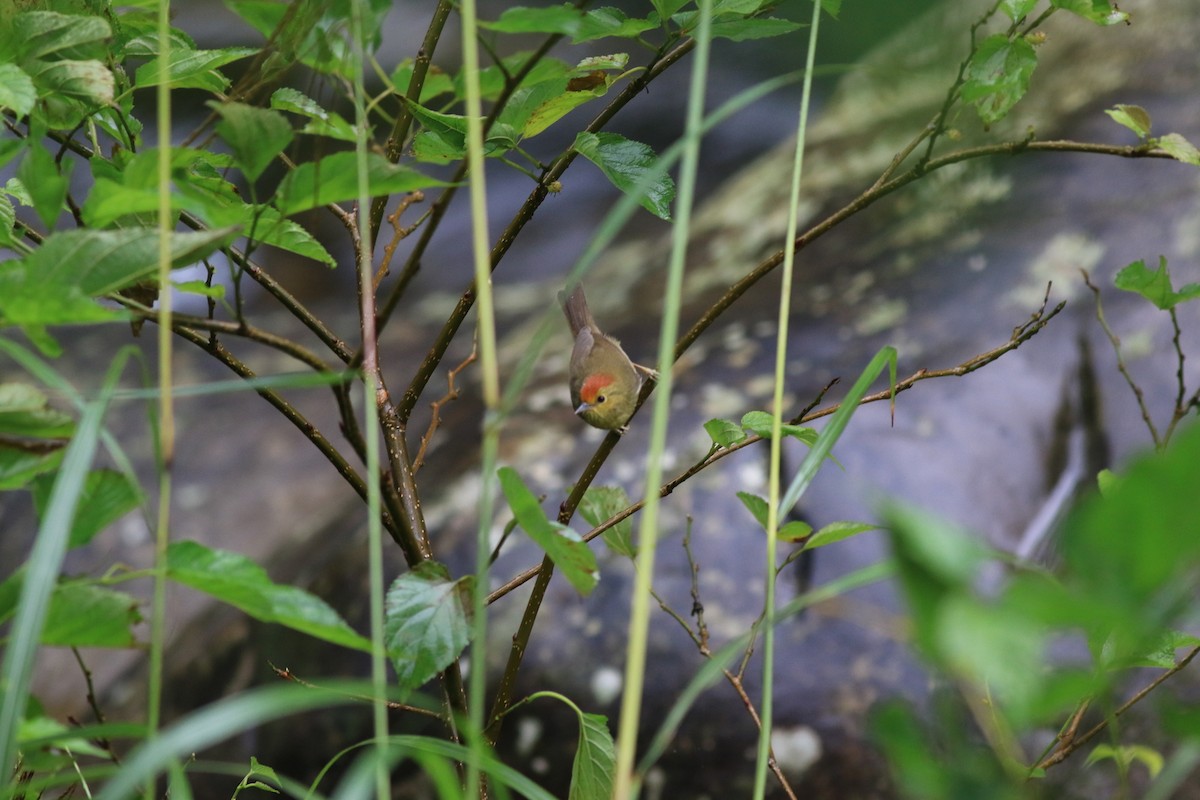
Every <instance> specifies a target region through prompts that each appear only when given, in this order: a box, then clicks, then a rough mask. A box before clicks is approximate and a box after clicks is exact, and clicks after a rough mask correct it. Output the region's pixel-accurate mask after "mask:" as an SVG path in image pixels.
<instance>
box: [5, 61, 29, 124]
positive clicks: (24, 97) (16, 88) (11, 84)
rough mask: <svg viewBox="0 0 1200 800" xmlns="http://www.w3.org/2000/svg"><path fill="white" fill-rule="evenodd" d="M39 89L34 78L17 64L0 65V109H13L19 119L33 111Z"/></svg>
mask: <svg viewBox="0 0 1200 800" xmlns="http://www.w3.org/2000/svg"><path fill="white" fill-rule="evenodd" d="M36 102H37V89H35V88H34V86H33V78H31V77H29V73H27V72H25V70H23V69H21V68H20V67H18V66H17V65H16V64H0V109H3V108H8V109H12V111H13V113H15V114H16V115H17V118H18V119H20V118H21V117H23V116H25V115H26V114H28V113H29V112H30V111H32V110H33V105H34V103H36Z"/></svg>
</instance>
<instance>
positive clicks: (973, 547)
mask: <svg viewBox="0 0 1200 800" xmlns="http://www.w3.org/2000/svg"><path fill="white" fill-rule="evenodd" d="M884 519H885V521H886V524H887V527H888V529H889V533H890V538H891V543H892V551H893V553H894V554H895V560H896V567H897V571H898V574H899V578H900V585H901V587H902V588H903V589H904V593H905V595H906V596H907V598H908V606H909V608H910V609H911V612H912V613H911V616H912V621H913V636H914V639H915V641H916V642H917V644H918V645H919V646H920V647H921V649H922V650H923V651H924V652H925V653H926V655H928V656H932V657H937V655H938V654H939V653H941V652H942V647H941V645H940V644H939V642H938V636H939V624H940V614H941V611H942V607H943V604H944V603H945V602H947V601H948V598H950V597H952V596H955V595H962V594H964V593H966V592H968V591H969V589H970V587H971V585H972V582H973V581H974V580H975V576H976V575H977V574H978V571H979V568H980V566H981V565H982V564H983V561H984V557H985V554H986V551H985V549H984V547H983V546H982V545H981V544H980V543H979V542H978V541H976V540H975V539H973V538H971V537H970V536H968V535H967V534H966V533H964V532H962V531H960V530H958V529H957V528H955V527H953V526H951V525H950V524H948V523H946V522H945V521H943V520H940V519H938V518H936V517H933V516H931V515H929V514H925V513H923V512H920V511H915V510H913V509H909V508H905V507H902V506H895V505H893V506H888V507H885V509H884Z"/></svg>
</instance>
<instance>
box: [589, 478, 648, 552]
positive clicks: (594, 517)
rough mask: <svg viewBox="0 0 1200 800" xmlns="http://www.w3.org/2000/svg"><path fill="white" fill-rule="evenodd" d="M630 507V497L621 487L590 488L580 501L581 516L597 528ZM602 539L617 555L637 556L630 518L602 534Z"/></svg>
mask: <svg viewBox="0 0 1200 800" xmlns="http://www.w3.org/2000/svg"><path fill="white" fill-rule="evenodd" d="M629 505H630V502H629V495H627V494H626V493H625V490H624V489H622V488H621V487H619V486H589V487H588V488H587V491H585V492H584V493H583V499H582V500H580V501H579V514H580V515H581V516H582V517H583V518H584V519H585V520H587V522H588V524H589V525H591V526H592V527H593V528H595V527H597V526H599V525H601V524H603V523H605V522H607V521H608V520H610V519H612V518H613V516H615V515H616V514H618V513H620V512H621V511H624V510H625V509H626V508H628V507H629ZM601 538H602V539H604V543H605V544H606V545H608V548H609V549H610V550H612V551H613V552H614V553H616V554H617V555H621V556H627V557H629V558H635V557H636V556H637V547H636V546H635V545H634V543H633V523H632V522H631V521H630V519H629V518H628V517H626V518H625V519H623V520H621V521H620V522H618V523H617V524H616V525H614V526H613V527H611V528H609V529H608V530H607V531H605V532H604V533H603V534H601Z"/></svg>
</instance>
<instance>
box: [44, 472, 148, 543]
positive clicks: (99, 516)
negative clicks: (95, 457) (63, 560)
mask: <svg viewBox="0 0 1200 800" xmlns="http://www.w3.org/2000/svg"><path fill="white" fill-rule="evenodd" d="M54 479H55V476H53V475H42V476H39V477H38V478H37V479H36V480H35V481H34V482H33V485H32V486H31V487H30V489H31V490H32V491H33V505H34V508H35V509H36V510H37V513H38V516H39V517H41V516H43V515H45V513H46V507H47V504H48V503H49V502H50V491H51V489H53V488H54ZM142 500H143V495H142V490H141V487H139V486H138V485H137V484H136V483H132V482H130V480H129V478H127V477H126V476H125V475H122V474H121V473H120V472H116V471H115V470H109V469H98V470H92V471H91V472H89V473H88V475H87V478H86V479H85V480H84V483H83V489H82V492H81V493H80V495H79V507H78V508H77V509H76V512H75V519H74V520H73V521H72V523H71V537H70V539H69V541H68V543H67V546H68V547H81V546H83V545H85V544H87V543H88V542H90V541H91V540H92V539H93V537H95V535H96V534H97V533H99V532H100V531H102V530H104V529H105V528H107V527H108V526H109V525H111V524H112V523H114V522H116V521H117V520H119V519H120V518H121V517H123V516H125V515H126V514H128V513H129V512H130V511H133V510H134V509H135V508H137V507H138V505H139V504H140V503H141V502H142Z"/></svg>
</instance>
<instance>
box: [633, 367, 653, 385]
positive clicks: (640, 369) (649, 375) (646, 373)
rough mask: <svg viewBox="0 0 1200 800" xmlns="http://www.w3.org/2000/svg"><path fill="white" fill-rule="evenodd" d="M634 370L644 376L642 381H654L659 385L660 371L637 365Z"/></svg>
mask: <svg viewBox="0 0 1200 800" xmlns="http://www.w3.org/2000/svg"><path fill="white" fill-rule="evenodd" d="M633 368H634V369H635V370H636V371H638V372H640V373H641V374H642V380H646V379H649V380H652V381H654V382H655V383H658V370H656V369H652V368H651V367H646V366H643V365H641V364H637V363H635V364H634V365H633Z"/></svg>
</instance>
